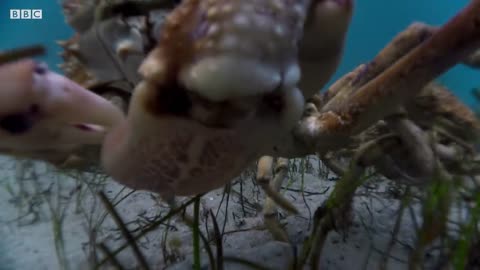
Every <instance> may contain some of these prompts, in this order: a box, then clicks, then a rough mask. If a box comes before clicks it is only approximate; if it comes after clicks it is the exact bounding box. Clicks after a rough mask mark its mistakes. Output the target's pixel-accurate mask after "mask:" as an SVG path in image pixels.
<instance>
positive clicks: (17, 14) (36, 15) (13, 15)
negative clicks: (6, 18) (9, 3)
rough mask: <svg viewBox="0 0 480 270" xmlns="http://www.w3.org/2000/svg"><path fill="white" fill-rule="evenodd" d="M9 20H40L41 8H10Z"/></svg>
mask: <svg viewBox="0 0 480 270" xmlns="http://www.w3.org/2000/svg"><path fill="white" fill-rule="evenodd" d="M10 19H11V20H40V19H42V10H41V9H10Z"/></svg>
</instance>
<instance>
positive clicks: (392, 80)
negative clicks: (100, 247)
mask: <svg viewBox="0 0 480 270" xmlns="http://www.w3.org/2000/svg"><path fill="white" fill-rule="evenodd" d="M83 3H86V4H83ZM132 3H134V2H121V3H120V4H118V5H114V6H113V7H112V6H107V7H105V6H104V5H102V3H100V4H99V3H97V2H93V1H92V2H79V1H66V3H65V8H66V9H68V10H69V13H68V14H67V19H68V20H69V22H70V23H71V24H72V26H73V27H74V28H75V29H76V31H77V34H76V35H75V36H74V37H72V39H70V40H68V41H65V42H61V45H62V46H63V47H64V48H65V51H64V52H63V56H64V59H65V61H66V62H65V63H64V65H63V66H62V68H63V69H64V70H65V74H66V75H67V76H68V77H70V78H71V79H72V80H74V81H75V83H74V82H72V81H71V80H70V79H67V78H64V77H62V76H60V75H58V74H55V73H53V72H50V71H48V70H47V69H46V68H45V67H44V66H42V65H40V64H38V63H35V62H33V61H31V60H22V61H19V62H15V63H2V65H1V66H0V76H2V79H3V80H4V81H9V82H10V81H11V85H8V87H5V86H2V88H1V91H0V93H1V94H2V95H4V98H5V99H1V100H3V101H7V100H8V101H11V102H10V103H7V102H4V103H5V104H3V103H2V106H0V108H1V110H0V112H1V113H0V117H1V118H0V123H3V125H0V127H1V129H2V133H0V138H1V139H2V141H1V144H0V146H1V147H0V150H1V151H2V152H4V153H7V154H11V155H21V156H25V157H30V158H37V159H44V160H48V161H52V156H53V157H54V160H56V161H58V160H59V159H60V160H61V159H62V158H65V157H66V156H68V154H70V153H72V152H75V150H76V149H81V148H82V147H84V146H85V145H94V146H97V147H98V149H99V151H101V154H99V160H100V161H99V162H100V163H101V164H102V167H103V168H104V170H105V172H107V173H108V174H109V175H111V176H112V177H113V178H114V179H115V180H116V181H118V182H120V183H122V184H124V185H127V186H129V187H131V188H134V189H143V190H149V191H153V192H156V193H158V194H160V195H161V196H162V197H163V198H164V199H165V200H167V201H172V199H173V198H174V197H175V196H177V195H178V196H186V195H194V194H199V193H204V192H207V191H210V190H212V189H215V188H218V187H221V186H222V185H224V184H225V183H227V182H229V181H230V180H231V179H232V178H234V177H235V176H237V175H238V174H239V173H240V172H241V171H242V170H243V169H244V168H246V167H247V166H248V165H249V164H251V163H253V162H255V161H256V160H258V159H259V158H261V157H264V159H262V160H263V161H264V162H259V165H260V166H262V168H259V169H261V170H260V172H265V171H268V170H269V169H271V166H272V164H273V162H272V160H273V159H271V158H268V157H271V156H274V157H282V158H280V159H279V166H278V167H281V168H285V167H286V166H285V163H286V160H285V159H284V158H290V157H301V156H305V155H307V154H313V153H317V154H320V155H321V156H322V157H325V156H327V154H329V153H331V152H337V153H339V152H341V151H347V152H348V151H350V150H352V149H353V151H354V152H355V153H360V154H354V161H356V162H355V163H354V165H355V166H356V167H355V168H357V167H369V166H372V165H373V166H375V167H376V168H377V169H379V170H380V171H381V172H382V173H384V174H385V175H387V176H389V177H391V178H407V179H408V180H412V179H413V180H414V181H410V182H411V183H414V184H415V183H424V182H425V181H424V180H425V179H426V178H429V176H431V174H432V169H431V168H432V166H430V165H431V164H437V163H439V162H441V163H442V164H445V165H447V167H450V168H454V169H455V167H456V166H457V165H458V164H459V163H461V161H462V160H461V159H455V157H456V156H457V154H456V153H457V150H458V149H460V151H459V153H460V154H464V153H468V154H469V155H470V156H469V157H471V156H475V154H476V153H473V154H472V153H469V151H470V150H471V149H470V147H468V144H467V146H466V144H464V143H463V141H465V140H467V141H468V143H471V142H472V141H474V140H475V139H476V138H477V135H478V130H479V129H478V123H477V121H476V119H475V118H474V117H473V113H472V112H471V110H469V109H468V108H466V106H465V105H463V104H462V103H461V102H459V101H458V100H457V99H455V98H454V97H453V96H452V95H451V94H449V93H448V90H447V89H445V88H443V87H442V86H440V85H438V84H436V83H435V82H432V81H433V80H434V79H435V78H436V77H438V76H439V75H441V74H442V73H443V72H445V71H447V70H448V69H449V68H451V67H452V66H453V65H455V64H457V63H459V62H463V63H465V64H468V65H470V66H472V67H478V63H479V62H480V61H479V59H478V58H479V57H478V55H479V54H478V48H479V47H480V27H479V24H478V22H479V21H480V18H479V15H478V14H480V1H479V0H474V1H471V2H470V3H469V4H468V5H467V7H466V8H465V9H464V10H463V11H462V12H460V13H459V14H458V15H457V16H456V17H455V18H453V19H452V20H451V21H449V22H448V23H447V24H445V25H444V26H442V27H438V28H436V27H430V26H426V25H420V24H414V25H412V26H411V27H409V28H408V29H407V30H406V31H405V32H403V33H401V34H400V35H399V36H398V37H396V38H395V39H394V40H393V41H392V43H391V44H389V45H388V46H387V47H385V48H384V50H382V51H381V52H380V53H379V54H378V55H377V57H376V58H375V59H374V60H373V61H371V62H370V63H368V64H364V65H361V66H359V67H358V68H357V69H355V70H354V71H353V72H352V73H350V74H347V75H346V76H345V77H343V78H342V79H340V80H339V81H337V82H336V83H335V84H334V85H332V86H331V87H330V88H329V89H327V91H326V92H324V93H323V94H320V93H319V90H320V89H321V88H322V87H323V86H324V85H325V83H326V82H327V80H328V79H329V78H330V77H331V76H332V74H333V73H334V71H335V70H336V68H337V66H338V63H339V61H340V59H341V55H342V50H343V43H344V41H345V33H346V32H347V29H348V26H349V22H350V18H351V15H352V10H353V2H352V1H349V0H316V1H313V0H312V1H308V0H277V1H275V0H270V1H268V0H262V1H258V0H256V1H254V0H242V1H240V0H230V1H226V0H225V1H220V0H209V1H205V0H204V1H200V0H184V1H182V2H181V3H180V4H178V5H177V6H176V7H175V8H174V9H173V10H171V11H170V12H166V11H165V10H163V9H160V10H158V9H157V10H153V11H148V12H147V10H146V9H145V8H146V7H145V6H147V7H149V8H151V7H152V6H153V7H155V8H157V7H158V5H159V4H158V5H157V4H155V5H154V4H145V3H143V4H140V3H137V4H138V5H139V6H140V7H142V8H138V9H132V10H133V11H132V10H130V9H125V7H129V5H132ZM148 3H150V2H148ZM152 3H153V2H152ZM163 3H164V2H163ZM97 4H98V5H97ZM142 5H143V6H142ZM149 5H150V6H149ZM97 6H98V7H99V8H97ZM138 10H140V12H137V11H138ZM147 14H148V15H147ZM165 14H168V15H165ZM39 67H42V68H39ZM14 75H15V76H19V77H18V79H16V78H17V77H13V76H14ZM20 76H22V77H20ZM12 78H13V80H12ZM86 88H89V89H90V90H91V91H90V90H87V89H86ZM16 89H19V90H16ZM94 92H95V93H96V94H95V93H94ZM18 94H24V95H23V96H17V95H18ZM97 94H98V95H97ZM101 96H103V97H101ZM7 97H8V99H7ZM106 98H108V99H109V100H110V101H112V102H108V101H107V99H106ZM73 100H76V101H77V100H81V102H79V103H74V102H73ZM113 103H116V104H117V105H113ZM9 104H10V105H9ZM32 105H36V106H33V110H32V107H31V106H32ZM63 110H65V113H63ZM60 112H62V113H60ZM12 115H13V116H14V117H12ZM432 118H436V119H440V120H442V121H440V122H442V123H443V124H442V125H440V126H441V127H442V128H443V130H442V132H443V131H445V132H443V133H441V135H440V136H438V137H435V138H433V139H432V137H429V136H427V135H428V134H430V133H440V132H439V130H438V129H437V125H432V122H431V121H429V120H430V119H432ZM444 120H446V121H444ZM458 122H460V123H463V124H465V125H467V126H468V127H469V129H471V130H472V131H474V132H473V134H469V135H471V136H465V137H464V135H465V133H464V132H459V128H458V124H457V123H458ZM5 123H7V124H5ZM12 123H13V124H12ZM18 129H19V130H18ZM392 133H393V134H392ZM52 134H54V135H55V136H56V137H55V138H56V140H51V139H50V138H51V136H52ZM365 142H367V143H365ZM365 144H368V146H369V147H368V148H366V147H364V146H365ZM459 145H460V146H462V147H460V148H458V147H457V146H459ZM431 146H433V148H432V147H431ZM100 148H101V150H100ZM359 149H360V151H359ZM367 150H368V151H367ZM398 150H401V151H398ZM404 150H407V151H404ZM434 150H435V153H439V154H440V155H439V157H437V156H435V155H433V154H432V153H433V151H434ZM452 151H453V152H455V153H453V154H452ZM57 155H60V157H62V158H59V157H58V156H57ZM405 155H406V156H407V159H408V161H412V162H404V163H402V162H393V163H392V162H390V163H385V162H383V161H385V160H386V159H388V160H390V161H391V160H394V161H397V160H400V158H399V157H402V156H405ZM265 156H267V157H265ZM325 159H326V160H328V157H327V158H325ZM265 161H266V162H265ZM424 161H425V164H427V165H429V166H424V167H422V168H420V169H421V170H417V169H419V168H418V167H416V166H415V165H416V164H419V163H422V164H423V162H424ZM412 165H413V166H412ZM333 167H335V166H332V168H333ZM412 168H413V169H412ZM424 168H427V169H426V170H423V169H424ZM456 169H458V168H456ZM339 171H340V174H341V173H342V169H340V170H339ZM399 171H400V172H402V173H400V174H399V173H398V172H399ZM405 171H408V172H410V173H411V174H409V175H405V174H403V172H405ZM412 172H413V173H412ZM263 176H266V178H268V177H270V175H269V174H268V173H265V174H262V173H260V174H259V178H262V177H263ZM276 186H277V187H278V186H279V185H276ZM270 192H271V191H270ZM271 194H272V193H270V194H269V195H271ZM278 203H279V204H282V202H281V201H279V202H278ZM338 209H346V208H345V207H338V208H337V210H338ZM320 212H321V211H320ZM319 239H320V238H319Z"/></svg>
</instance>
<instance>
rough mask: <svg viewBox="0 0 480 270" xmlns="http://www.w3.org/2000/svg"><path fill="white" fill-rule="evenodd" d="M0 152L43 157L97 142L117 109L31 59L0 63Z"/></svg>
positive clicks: (117, 117) (118, 113)
mask: <svg viewBox="0 0 480 270" xmlns="http://www.w3.org/2000/svg"><path fill="white" fill-rule="evenodd" d="M0 81H1V82H2V84H1V86H0V153H5V154H10V155H17V156H21V157H26V158H35V159H47V160H50V157H51V156H52V155H56V154H59V153H62V154H66V153H68V152H69V151H71V150H72V149H74V148H76V147H78V146H82V145H100V144H102V142H103V138H104V135H105V133H106V131H107V130H108V129H109V128H110V127H112V126H113V125H115V124H116V123H118V122H119V121H121V120H122V119H123V118H124V116H123V113H122V112H121V111H120V110H119V109H117V108H116V107H115V106H114V105H112V104H111V103H110V102H108V101H107V100H105V99H103V98H101V97H99V96H97V95H96V94H94V93H92V92H90V91H89V90H87V89H84V88H82V87H81V86H79V85H77V84H76V83H74V82H72V81H70V80H69V79H67V78H65V77H63V76H61V75H59V74H56V73H54V72H52V71H50V70H48V68H47V67H46V65H44V64H41V63H37V62H35V61H33V60H28V59H26V60H20V61H16V62H11V63H8V64H4V65H1V66H0Z"/></svg>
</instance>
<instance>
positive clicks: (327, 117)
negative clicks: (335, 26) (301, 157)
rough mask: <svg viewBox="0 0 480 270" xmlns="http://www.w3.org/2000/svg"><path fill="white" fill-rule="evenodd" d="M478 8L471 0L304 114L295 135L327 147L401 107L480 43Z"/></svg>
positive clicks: (479, 1) (477, 0)
mask: <svg viewBox="0 0 480 270" xmlns="http://www.w3.org/2000/svg"><path fill="white" fill-rule="evenodd" d="M479 14H480V0H475V1H471V2H470V3H469V5H468V6H467V7H466V8H465V9H464V10H463V11H461V12H460V13H459V14H458V15H457V16H455V17H454V18H453V19H452V20H450V21H449V22H448V23H447V24H445V25H444V26H442V27H440V28H439V29H438V30H437V31H435V33H434V34H433V35H432V36H431V37H430V38H428V39H427V40H426V41H424V42H423V43H422V44H421V45H419V46H418V47H416V48H415V49H413V50H412V51H411V52H409V53H408V54H407V55H405V56H404V57H403V58H401V59H400V60H398V61H397V62H395V63H394V64H393V65H392V66H390V67H389V68H388V69H386V70H385V71H384V72H382V73H381V74H380V75H378V76H376V77H375V78H373V79H372V80H370V81H369V82H368V83H366V84H364V85H363V86H359V87H358V89H356V90H355V91H354V92H353V93H352V94H351V95H350V96H348V98H346V99H339V100H338V101H335V102H329V103H328V104H326V105H324V106H323V107H322V108H321V109H320V111H318V112H314V113H313V114H312V115H310V116H306V117H304V118H303V119H302V121H301V123H300V124H299V126H297V129H296V130H295V134H296V136H297V138H299V139H300V140H303V141H304V142H306V143H307V145H309V146H310V147H308V148H314V149H316V150H317V151H319V152H321V153H324V152H325V151H326V150H327V151H329V150H333V149H334V147H335V144H337V147H340V146H341V145H344V143H345V142H346V141H348V138H349V137H350V136H352V135H354V134H357V133H358V132H361V131H362V130H364V129H365V128H366V127H368V126H370V125H372V124H373V123H375V122H376V121H378V120H379V119H382V118H384V117H385V116H388V115H389V114H391V113H392V112H394V111H395V110H397V109H398V108H399V106H401V105H402V104H404V103H405V102H407V101H408V100H409V99H411V98H413V97H414V96H415V95H417V94H418V92H419V91H420V89H422V88H423V86H425V85H426V84H427V83H428V82H430V81H431V80H433V79H435V78H436V77H437V76H439V75H441V74H442V73H444V72H445V71H447V70H448V69H449V68H451V67H452V66H454V65H455V64H457V63H459V62H460V61H462V60H463V59H465V58H467V57H468V56H469V55H471V54H472V53H473V52H474V51H475V50H476V49H478V48H479V47H480V24H479V23H478V22H479V20H480V15H479ZM341 137H343V139H342V138H341ZM341 140H343V142H339V141H341Z"/></svg>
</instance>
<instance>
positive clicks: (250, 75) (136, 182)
mask: <svg viewBox="0 0 480 270" xmlns="http://www.w3.org/2000/svg"><path fill="white" fill-rule="evenodd" d="M276 3H280V4H281V5H280V6H279V7H277V6H271V3H270V2H268V1H264V2H261V3H260V2H255V1H229V2H226V3H224V2H222V1H195V0H192V1H184V2H183V3H182V4H181V5H180V6H179V7H178V8H177V9H175V10H174V11H173V12H172V13H171V14H170V16H169V17H168V18H167V21H166V24H165V27H164V28H163V30H162V35H161V37H160V41H159V45H158V46H157V47H156V48H155V49H154V50H153V51H152V52H150V54H149V56H148V57H147V59H146V60H145V61H144V62H143V64H142V65H141V66H140V69H139V70H140V73H141V74H142V75H143V78H144V79H143V81H142V82H141V83H140V84H138V85H137V87H136V88H135V90H134V92H133V96H132V100H131V104H130V108H129V111H128V119H127V121H126V122H125V123H123V124H122V125H121V126H120V127H118V128H117V129H116V130H114V131H112V132H111V133H110V134H109V135H108V136H107V138H106V141H105V144H104V148H103V151H102V152H103V155H102V161H103V165H104V168H105V170H106V171H107V172H108V173H109V174H110V175H111V176H112V177H113V178H114V179H116V180H117V181H119V182H121V183H122V184H125V185H127V186H130V187H132V188H135V189H146V190H150V191H155V192H157V193H159V194H160V195H162V196H164V197H168V196H172V195H193V194H198V193H202V192H206V191H209V190H212V189H215V188H218V187H220V186H222V185H224V184H225V182H226V181H229V180H230V179H232V178H233V177H235V176H237V175H238V174H239V173H240V172H241V171H242V170H243V169H244V168H245V167H246V166H247V165H249V163H251V162H253V161H254V160H255V159H257V158H258V157H259V156H260V155H261V154H262V149H265V148H267V147H274V145H273V144H272V142H274V141H275V137H276V134H281V133H282V132H288V131H289V130H290V129H291V128H292V127H293V126H294V125H295V123H296V122H297V121H298V120H299V119H300V116H301V113H302V111H303V104H304V99H303V95H302V94H301V92H300V90H299V89H297V88H296V83H297V82H298V79H299V76H298V75H299V74H298V72H299V71H298V65H297V63H296V53H297V51H296V50H297V48H296V43H295V42H292V38H294V39H296V40H298V39H299V38H300V35H299V33H300V32H301V27H302V23H303V17H302V16H303V15H302V14H305V8H306V7H304V6H301V5H298V6H297V7H296V9H293V11H292V12H291V13H290V12H285V10H286V6H285V4H286V3H285V1H278V2H276ZM262 4H263V5H262ZM276 8H278V9H279V11H282V12H280V13H279V14H280V16H279V17H272V14H271V12H273V11H275V10H276ZM302 8H303V10H302ZM185 18H188V20H186V19H185ZM180 22H183V23H180ZM248 23H251V24H253V25H248ZM255 24H257V25H255ZM272 25H277V26H278V27H280V28H279V29H278V28H275V27H272ZM251 27H254V29H256V31H253V32H252V31H251V30H250V28H251ZM249 30H250V31H249ZM279 34H281V35H286V36H279ZM287 37H292V38H287ZM272 40H273V41H275V42H272ZM265 43H266V44H265ZM258 46H261V47H258ZM225 116H227V119H224V118H225Z"/></svg>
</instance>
